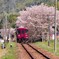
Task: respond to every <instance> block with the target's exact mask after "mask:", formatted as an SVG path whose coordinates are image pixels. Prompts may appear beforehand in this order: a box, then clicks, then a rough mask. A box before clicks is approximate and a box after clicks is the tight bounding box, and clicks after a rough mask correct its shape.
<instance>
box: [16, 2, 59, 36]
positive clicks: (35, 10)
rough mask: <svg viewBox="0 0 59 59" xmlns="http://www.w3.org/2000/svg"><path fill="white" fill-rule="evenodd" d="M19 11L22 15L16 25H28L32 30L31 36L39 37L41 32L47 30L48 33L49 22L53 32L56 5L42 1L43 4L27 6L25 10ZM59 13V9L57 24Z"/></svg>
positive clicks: (30, 30)
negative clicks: (49, 4)
mask: <svg viewBox="0 0 59 59" xmlns="http://www.w3.org/2000/svg"><path fill="white" fill-rule="evenodd" d="M19 13H20V16H19V17H17V19H18V20H17V21H16V25H18V26H21V25H23V26H24V27H27V28H28V29H29V32H31V36H34V37H37V35H39V34H40V33H45V32H46V33H47V34H48V32H49V31H48V26H49V22H50V31H51V33H53V28H52V26H53V25H54V14H55V7H53V6H48V5H46V4H44V3H42V4H41V5H35V6H31V7H26V9H25V10H23V11H20V12H19ZM58 15H59V11H58V10H57V25H58V23H59V16H58ZM58 26H59V25H58Z"/></svg>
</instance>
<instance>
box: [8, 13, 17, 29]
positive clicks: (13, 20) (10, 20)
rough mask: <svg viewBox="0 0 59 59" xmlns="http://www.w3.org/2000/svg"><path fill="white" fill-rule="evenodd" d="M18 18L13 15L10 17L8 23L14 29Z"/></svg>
mask: <svg viewBox="0 0 59 59" xmlns="http://www.w3.org/2000/svg"><path fill="white" fill-rule="evenodd" d="M17 16H18V15H13V14H11V15H10V16H8V22H9V23H10V26H11V27H13V28H14V27H15V21H16V20H17V19H16V17H17Z"/></svg>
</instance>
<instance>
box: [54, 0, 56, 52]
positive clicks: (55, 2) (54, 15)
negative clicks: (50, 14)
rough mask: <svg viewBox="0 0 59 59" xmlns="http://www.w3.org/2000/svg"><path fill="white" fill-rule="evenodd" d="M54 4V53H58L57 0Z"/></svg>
mask: <svg viewBox="0 0 59 59" xmlns="http://www.w3.org/2000/svg"><path fill="white" fill-rule="evenodd" d="M54 4H55V15H54V26H55V28H54V51H55V52H56V51H57V47H56V46H57V38H56V33H57V31H56V30H57V25H56V21H57V18H56V16H57V14H56V10H57V0H55V1H54Z"/></svg>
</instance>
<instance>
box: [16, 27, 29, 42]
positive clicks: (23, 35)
mask: <svg viewBox="0 0 59 59" xmlns="http://www.w3.org/2000/svg"><path fill="white" fill-rule="evenodd" d="M16 38H17V42H18V43H22V42H23V43H25V42H26V41H27V40H28V39H29V35H28V29H27V28H24V27H20V28H16Z"/></svg>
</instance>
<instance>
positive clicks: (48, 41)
mask: <svg viewBox="0 0 59 59" xmlns="http://www.w3.org/2000/svg"><path fill="white" fill-rule="evenodd" d="M47 17H48V18H47V21H48V35H49V36H48V46H50V20H49V15H47Z"/></svg>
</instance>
